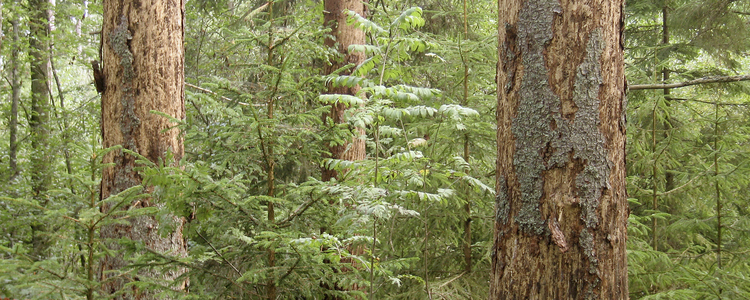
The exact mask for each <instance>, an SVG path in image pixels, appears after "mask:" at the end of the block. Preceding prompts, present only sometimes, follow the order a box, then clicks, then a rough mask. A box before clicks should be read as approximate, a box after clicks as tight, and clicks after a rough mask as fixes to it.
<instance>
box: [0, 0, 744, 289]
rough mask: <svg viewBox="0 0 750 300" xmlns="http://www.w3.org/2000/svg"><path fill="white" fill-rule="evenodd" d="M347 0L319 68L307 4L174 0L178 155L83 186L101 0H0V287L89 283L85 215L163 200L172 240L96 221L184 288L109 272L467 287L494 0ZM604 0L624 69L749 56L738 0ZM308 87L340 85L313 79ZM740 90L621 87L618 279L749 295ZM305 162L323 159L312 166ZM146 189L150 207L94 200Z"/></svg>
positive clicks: (731, 70) (677, 74)
mask: <svg viewBox="0 0 750 300" xmlns="http://www.w3.org/2000/svg"><path fill="white" fill-rule="evenodd" d="M369 5H370V6H369V10H368V13H367V15H366V16H359V15H356V14H350V19H351V20H350V21H351V22H352V23H354V24H357V26H359V28H361V29H362V30H364V31H365V32H366V35H367V44H366V45H358V46H355V47H353V50H355V51H362V52H364V53H366V56H367V60H366V62H365V63H363V64H362V65H360V66H357V70H356V74H354V75H352V76H338V75H337V74H333V75H328V76H323V75H321V74H323V68H324V67H325V66H326V64H327V63H328V62H329V61H331V59H332V58H335V57H336V56H337V55H339V54H338V53H336V51H335V50H333V49H328V48H326V47H324V46H323V44H324V43H323V40H324V39H325V37H326V36H327V35H329V34H330V32H329V30H328V29H326V28H327V27H326V26H324V24H323V21H322V20H323V6H322V3H321V1H314V0H286V1H274V2H268V3H267V2H266V1H254V0H250V1H232V0H223V1H213V0H191V1H187V4H186V26H185V41H186V45H185V47H186V57H185V62H186V68H185V73H186V78H187V79H186V81H187V82H186V84H187V88H186V91H187V92H186V96H185V106H186V110H187V118H186V119H185V120H175V121H176V122H178V125H177V126H178V127H179V129H180V130H181V132H182V133H183V136H184V139H185V157H184V159H182V160H181V161H180V162H179V164H178V165H179V167H174V166H173V164H170V162H169V161H163V162H158V163H150V162H148V161H147V160H145V159H144V160H143V163H144V167H143V168H142V170H141V172H142V173H141V174H142V175H143V177H144V179H145V180H144V182H145V184H147V185H149V186H154V187H155V188H154V190H153V192H152V193H150V194H148V195H146V194H143V193H142V189H141V187H134V188H132V189H128V190H126V191H123V192H122V193H120V194H118V195H115V196H112V197H109V198H108V199H101V200H100V199H99V181H100V177H101V170H102V168H104V167H106V166H104V165H102V164H101V157H102V156H103V154H104V153H106V152H107V151H112V150H113V149H101V137H100V132H99V130H100V127H99V126H100V123H99V121H100V112H99V111H100V110H99V95H98V94H97V92H96V90H95V89H94V86H93V85H92V84H91V83H92V77H91V75H90V74H91V67H90V64H89V62H90V61H91V60H96V59H98V58H99V46H100V44H99V35H98V33H97V31H98V30H99V29H100V28H101V27H100V26H101V19H102V18H101V3H99V2H95V3H89V2H87V1H83V2H82V3H81V2H71V1H57V3H56V5H55V6H50V7H44V8H42V7H32V6H29V5H27V3H26V2H25V1H17V2H13V3H5V4H4V5H3V6H2V7H0V10H1V11H0V12H1V13H2V19H1V21H2V27H1V30H2V32H1V33H0V37H2V44H0V62H1V63H2V64H1V66H2V68H3V69H2V72H3V76H4V77H6V78H7V79H8V80H4V81H3V82H2V83H0V86H2V88H0V97H2V99H3V100H2V102H0V109H2V111H3V112H4V116H3V118H2V119H0V128H2V130H1V131H0V162H1V163H0V178H1V179H0V260H1V263H0V297H11V298H19V299H20V298H23V299H80V298H86V297H89V298H90V299H93V298H100V297H103V296H104V295H101V294H100V292H101V291H100V290H99V288H98V287H99V286H100V284H101V282H99V279H98V278H99V274H98V272H99V269H98V267H97V262H98V261H99V260H100V259H101V258H102V257H104V256H105V255H110V254H112V253H111V252H110V250H109V249H107V248H106V247H105V246H104V245H105V243H104V242H103V241H101V240H100V239H99V234H98V230H99V229H100V228H101V227H102V226H106V225H108V224H115V223H118V222H122V220H123V219H126V218H129V217H131V216H135V215H139V214H151V215H154V216H157V218H158V219H159V220H161V221H162V222H161V224H160V230H162V231H163V232H164V233H165V234H167V233H168V232H171V231H172V230H173V227H174V225H175V224H174V223H173V221H172V219H171V216H172V215H176V216H179V217H183V218H185V219H186V220H187V223H186V225H185V227H184V228H183V233H184V235H185V237H186V239H187V240H188V245H189V255H188V257H174V256H171V255H170V253H155V252H149V251H147V250H146V249H145V248H144V247H143V245H141V244H139V243H138V242H134V241H127V240H122V241H119V242H120V243H121V244H122V245H123V246H124V247H125V249H126V251H127V252H126V253H123V254H121V255H124V256H125V257H127V258H129V259H130V260H129V262H130V266H129V270H130V271H133V272H135V271H137V270H139V269H142V268H176V269H182V270H187V272H186V273H185V274H184V275H183V276H184V278H185V279H189V288H188V289H186V290H184V291H179V292H177V291H175V290H174V289H172V288H174V287H175V286H177V285H179V284H180V282H160V281H158V280H155V279H149V278H141V280H140V281H137V282H132V283H131V285H135V286H138V287H139V288H141V289H149V290H153V291H156V292H158V293H160V295H162V296H165V297H167V296H169V297H173V298H186V299H207V298H214V299H263V298H264V297H265V295H266V293H267V287H268V286H269V285H273V286H276V287H277V293H278V295H279V296H280V297H281V298H285V299H286V298H294V297H300V298H308V299H321V298H323V297H324V296H323V295H327V296H329V297H339V298H341V299H354V298H356V297H359V298H368V297H371V298H373V299H392V298H396V299H477V298H485V297H486V295H487V293H488V291H487V289H488V286H487V285H488V283H487V282H488V276H489V275H488V274H489V267H490V266H489V255H490V253H488V252H489V251H488V249H489V248H490V245H491V243H492V236H493V232H492V230H493V222H494V215H495V213H494V187H493V185H494V180H495V179H494V174H495V170H494V168H495V157H496V145H495V143H496V142H495V125H494V122H495V104H496V86H495V80H494V78H495V66H496V61H497V15H496V13H497V7H496V6H497V3H495V2H492V1H477V0H474V1H468V0H467V1H466V2H464V1H457V0H454V1H436V0H420V1H389V0H379V1H370V4H369ZM627 5H628V6H627V7H626V13H627V19H626V20H625V27H626V28H625V34H626V39H625V41H626V44H625V47H626V56H627V57H626V70H627V72H628V74H627V76H628V82H629V84H631V85H635V84H639V83H660V82H680V81H685V80H690V79H695V78H701V77H705V76H718V75H737V74H741V73H742V72H743V71H744V70H745V69H746V66H747V65H748V63H750V62H748V61H747V59H746V54H747V53H746V49H748V47H747V45H746V44H747V43H748V40H747V39H746V38H744V37H746V36H747V33H748V29H749V28H748V21H750V20H748V15H750V7H749V6H750V3H748V1H723V0H701V1H682V0H679V1H678V0H673V1H666V0H659V1H657V0H639V1H628V3H627ZM46 8H49V9H50V10H51V11H53V12H54V15H55V18H54V23H53V24H54V29H53V30H52V31H51V37H50V40H49V41H47V42H50V44H51V45H52V47H51V52H52V53H53V55H52V65H51V66H52V69H53V72H51V73H52V75H53V76H50V84H49V86H50V90H51V92H52V101H51V105H50V109H49V113H50V119H49V121H48V124H46V126H47V128H48V130H49V133H50V135H49V137H48V138H47V139H48V141H47V142H48V143H49V147H51V148H52V149H55V150H56V151H53V152H52V153H51V157H49V158H48V159H47V160H46V161H47V162H46V170H48V172H47V173H45V174H49V182H50V183H49V188H48V189H46V190H44V191H40V190H38V189H36V188H35V182H37V180H38V178H37V177H38V176H37V175H38V174H35V173H34V172H32V170H34V168H32V166H36V165H38V161H45V160H44V159H40V158H39V157H36V156H35V154H36V153H37V152H35V149H34V147H35V146H34V145H36V144H35V143H34V139H35V138H37V137H36V136H35V135H33V134H31V130H30V125H29V124H30V120H31V118H32V116H33V115H34V112H33V111H32V110H31V109H30V93H31V90H30V79H29V78H28V77H29V73H30V70H29V67H28V63H27V62H28V61H29V60H30V59H31V58H30V55H29V49H30V45H31V44H30V43H29V41H30V40H31V39H33V38H35V37H33V36H31V35H30V33H29V31H28V29H29V28H28V26H29V25H28V23H29V22H28V21H29V19H30V18H32V16H33V15H34V14H33V12H34V11H36V10H38V9H46ZM664 12H667V13H666V14H664ZM665 15H666V16H665ZM698 16H700V17H698ZM12 23H17V24H18V30H16V31H14V30H13V26H12ZM90 33H91V34H90ZM15 35H18V38H14V36H15ZM13 52H17V55H16V56H14V55H13ZM14 57H15V58H14ZM14 61H15V62H18V63H17V64H14ZM14 65H17V66H18V73H19V74H20V79H21V80H20V82H21V85H20V86H19V88H20V92H21V97H20V103H19V110H18V116H19V118H18V120H19V121H18V125H17V126H18V133H17V141H18V150H17V161H18V167H17V171H16V170H14V169H13V168H12V166H11V165H10V164H9V161H10V160H11V156H12V154H11V147H10V146H11V145H10V142H9V141H10V138H11V135H12V133H11V131H10V128H11V118H12V114H13V113H12V101H10V99H11V98H12V90H13V89H12V87H13V85H14V82H15V81H14V80H12V79H13V78H14V77H13V75H12V74H13V73H12V69H13V66H14ZM327 83H328V84H332V85H340V86H353V85H359V86H361V87H362V90H361V92H360V94H359V95H358V96H356V97H355V96H349V95H324V91H325V90H326V84H327ZM747 88H748V87H747V85H746V84H743V83H730V84H726V83H722V84H712V85H697V86H692V87H686V88H681V89H671V90H662V89H659V90H638V91H632V92H630V94H629V96H628V100H629V103H628V145H627V147H628V149H627V152H628V192H629V197H630V198H631V199H630V203H631V216H630V224H629V230H628V232H629V240H628V250H629V252H628V255H629V269H628V272H629V275H630V276H629V278H630V290H631V297H632V298H639V299H640V298H645V299H656V298H664V299H678V298H685V299H747V298H750V279H748V278H749V276H750V265H749V263H748V262H750V257H749V254H748V253H747V250H746V249H748V247H750V236H748V234H749V233H750V215H749V214H750V210H749V209H748V207H750V205H749V204H750V198H748V197H749V196H748V193H746V192H744V191H745V190H746V189H747V188H748V187H749V185H750V182H748V179H747V178H750V166H749V165H748V162H749V161H750V160H749V159H750V157H748V155H749V154H750V153H748V149H750V148H749V147H748V142H749V139H750V115H749V114H748V110H747V105H748V97H747V92H748V90H747ZM6 99H7V100H6ZM336 102H339V103H346V104H347V105H348V106H349V107H351V109H349V110H348V111H347V120H348V122H347V123H345V124H334V123H332V122H324V121H323V120H324V119H323V118H321V116H322V115H323V114H324V113H325V112H326V111H328V110H329V105H330V104H332V103H336ZM154 113H158V112H154ZM354 128H362V129H365V132H366V135H365V136H361V137H358V138H362V139H366V145H367V158H366V159H365V160H361V161H345V160H336V159H326V158H325V157H326V154H327V151H328V147H327V146H328V145H331V144H342V143H345V141H347V139H349V138H350V137H351V136H352V133H353V132H356V130H353V129H354ZM6 129H8V130H6ZM324 166H325V167H328V168H334V169H336V170H338V171H339V173H340V174H342V175H341V176H340V177H339V178H338V179H335V180H333V181H329V182H324V181H322V180H321V168H322V167H324ZM146 197H151V199H153V201H156V202H157V203H159V204H160V206H159V208H158V209H155V208H148V209H130V210H125V211H117V212H110V213H107V214H104V213H102V212H101V211H100V207H101V206H102V205H103V204H104V203H109V205H114V206H127V205H128V203H131V202H133V201H137V200H138V199H145V198H146ZM467 210H468V212H469V213H467ZM466 222H470V228H471V231H470V240H467V239H466V238H465V232H464V230H465V226H464V225H465V224H466ZM39 240H44V241H49V243H48V245H46V247H42V246H39V245H38V243H36V244H35V242H38V241H39ZM465 243H468V245H467V246H468V249H470V250H469V252H468V256H467V253H466V252H464V246H465ZM467 263H469V264H470V265H469V266H467V265H466V264H467Z"/></svg>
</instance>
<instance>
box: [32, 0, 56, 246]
mask: <svg viewBox="0 0 750 300" xmlns="http://www.w3.org/2000/svg"><path fill="white" fill-rule="evenodd" d="M47 6H48V2H47V1H45V0H30V1H29V7H30V8H31V9H32V11H31V20H30V22H29V29H30V36H29V54H30V55H29V56H30V70H31V118H30V120H29V128H30V130H31V148H32V151H33V154H32V157H31V170H30V174H31V176H30V177H31V189H32V195H33V197H34V200H36V201H37V202H38V203H39V205H41V206H42V207H46V206H47V203H48V198H47V197H46V195H45V193H46V192H47V190H48V189H49V186H50V183H51V179H52V177H51V172H50V171H51V170H50V169H51V168H50V167H51V166H50V164H51V158H50V155H51V153H52V152H51V151H50V149H49V147H50V145H49V87H48V85H47V84H48V82H47V81H48V77H49V76H48V75H49V27H48V26H49V15H48V13H47V9H46V8H47ZM37 214H38V215H41V212H37ZM31 229H32V232H33V233H32V234H33V241H32V244H33V249H34V250H33V255H34V256H35V257H36V258H42V257H43V255H44V252H45V251H46V249H47V247H49V242H50V239H49V237H47V235H46V234H45V231H46V230H45V229H46V226H45V225H44V224H42V222H40V221H35V222H34V223H33V224H31Z"/></svg>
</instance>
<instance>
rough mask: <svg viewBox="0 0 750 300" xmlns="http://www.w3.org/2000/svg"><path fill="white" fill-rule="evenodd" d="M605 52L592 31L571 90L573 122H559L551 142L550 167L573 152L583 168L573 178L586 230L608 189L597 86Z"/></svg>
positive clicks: (560, 163)
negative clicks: (574, 110) (556, 135)
mask: <svg viewBox="0 0 750 300" xmlns="http://www.w3.org/2000/svg"><path fill="white" fill-rule="evenodd" d="M603 50H604V42H603V40H602V37H601V30H600V29H599V28H596V29H594V30H592V31H591V34H590V35H589V39H588V43H587V45H586V54H585V56H584V59H583V61H582V62H581V64H580V65H578V67H577V68H576V78H575V83H574V91H573V102H574V103H575V106H576V108H577V111H576V113H575V117H574V119H573V121H572V122H569V121H566V122H559V123H558V128H557V130H556V131H557V133H558V135H559V138H557V139H553V140H552V142H551V144H550V145H551V146H552V147H553V148H554V149H555V152H554V153H553V154H552V157H551V159H550V165H557V166H564V165H565V164H566V163H567V162H568V161H569V159H570V156H569V155H568V154H569V153H570V152H572V153H573V159H578V160H580V162H581V163H584V164H585V166H584V167H583V170H582V171H581V172H579V173H578V175H576V181H575V183H576V187H577V189H578V192H577V197H578V199H579V204H580V205H581V208H582V210H581V219H582V220H583V221H584V223H586V227H588V228H593V227H596V225H597V224H598V222H599V220H598V217H597V216H596V209H597V207H598V206H599V199H600V198H601V196H602V189H604V188H609V182H608V178H609V173H610V169H611V163H610V162H609V160H608V159H607V150H606V149H605V148H604V143H605V141H604V135H603V134H602V133H601V131H600V129H599V126H600V123H601V121H600V119H599V102H600V100H599V85H601V83H602V74H601V73H602V72H601V66H600V63H599V59H600V57H601V53H602V51H603Z"/></svg>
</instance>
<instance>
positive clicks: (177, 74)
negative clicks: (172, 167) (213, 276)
mask: <svg viewBox="0 0 750 300" xmlns="http://www.w3.org/2000/svg"><path fill="white" fill-rule="evenodd" d="M184 7H185V3H184V1H180V0H177V1H152V2H151V3H150V4H149V5H146V4H143V3H142V2H141V1H137V0H121V1H117V0H105V1H104V8H103V10H104V20H103V27H102V39H103V40H102V44H103V47H102V59H103V69H102V72H103V74H104V77H105V84H106V89H105V91H104V93H103V94H102V144H103V146H104V147H105V148H108V147H112V146H116V145H121V146H122V148H123V149H127V150H130V151H133V152H136V153H138V154H140V155H142V156H144V157H146V158H148V159H149V160H150V161H152V162H158V161H159V160H160V159H164V158H165V156H166V154H167V152H171V153H173V155H174V159H175V161H179V159H180V158H182V156H183V152H184V147H183V141H182V138H181V137H180V136H179V132H178V130H177V129H170V130H166V129H167V128H170V127H172V126H174V125H175V124H174V123H172V122H171V121H170V120H168V119H167V118H165V117H162V116H159V115H156V114H153V113H150V111H151V110H155V111H160V112H163V113H165V114H168V115H170V116H172V117H174V118H177V119H184V117H185V106H184V94H185V93H184V85H183V83H184V48H183V32H184V17H185V15H184V12H185V8H184ZM103 163H105V164H107V163H114V166H112V167H110V168H107V169H105V170H104V171H103V174H102V185H101V197H102V199H106V198H107V197H109V196H110V195H115V194H117V193H119V192H121V191H123V190H125V189H128V188H130V187H133V186H137V185H140V184H142V179H141V176H140V175H139V173H138V172H137V171H136V168H137V167H139V166H140V165H139V164H138V163H136V158H135V157H134V156H133V155H130V154H127V153H126V152H124V151H120V150H118V151H112V152H110V153H108V154H107V155H106V156H105V157H104V159H103ZM144 189H145V191H146V192H148V191H150V190H151V188H149V187H144ZM159 205H160V204H157V203H153V202H152V199H141V200H139V201H137V202H135V203H130V204H127V205H125V207H124V209H133V208H139V207H152V206H159ZM110 209H111V208H110V207H107V206H104V207H102V210H103V211H105V212H107V211H109V210H110ZM125 220H126V222H127V223H126V224H117V225H108V226H105V227H103V228H102V229H101V237H102V238H103V239H104V240H105V241H108V243H107V244H108V246H109V247H110V248H111V249H114V250H120V248H119V246H118V245H117V243H116V239H121V238H125V239H130V240H132V241H136V242H141V243H143V244H144V245H145V246H146V247H148V248H149V249H150V250H153V251H156V252H161V253H164V252H169V254H170V255H176V256H185V255H186V253H187V249H186V245H185V242H184V240H183V237H182V225H183V224H184V220H181V219H176V218H175V219H174V221H175V222H176V223H177V228H176V230H175V231H174V232H172V233H171V234H169V235H168V236H161V235H159V233H158V227H159V224H158V222H157V221H156V219H155V218H154V217H153V216H137V217H130V218H127V219H125ZM126 264H127V262H126V261H125V260H124V259H123V258H122V256H121V255H113V256H107V257H105V258H104V259H103V260H102V263H101V274H100V276H101V280H102V281H103V282H104V281H106V282H105V283H104V285H103V289H104V291H103V292H104V294H110V295H111V294H113V293H115V292H118V291H120V290H123V289H124V288H123V286H124V285H125V284H126V283H128V282H130V281H133V280H139V277H150V278H154V279H161V280H166V281H168V282H169V281H172V280H174V279H175V278H177V277H178V276H179V275H181V274H182V273H183V272H184V270H182V269H168V270H162V269H159V268H149V269H148V271H146V270H140V271H139V272H138V273H137V274H129V275H128V274H121V273H120V272H119V271H120V269H121V268H123V267H124V266H125V265H126ZM182 287H184V285H183V286H182ZM177 288H180V287H177ZM152 298H154V294H153V293H149V292H142V291H138V290H137V288H135V287H131V288H128V289H127V291H125V293H124V294H122V295H118V296H117V297H115V299H152Z"/></svg>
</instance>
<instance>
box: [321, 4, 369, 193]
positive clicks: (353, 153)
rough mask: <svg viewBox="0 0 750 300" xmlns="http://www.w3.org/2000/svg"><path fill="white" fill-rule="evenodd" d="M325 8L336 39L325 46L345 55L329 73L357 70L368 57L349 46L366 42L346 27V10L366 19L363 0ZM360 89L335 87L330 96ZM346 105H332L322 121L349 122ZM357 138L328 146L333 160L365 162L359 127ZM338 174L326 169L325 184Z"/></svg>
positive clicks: (348, 26)
mask: <svg viewBox="0 0 750 300" xmlns="http://www.w3.org/2000/svg"><path fill="white" fill-rule="evenodd" d="M324 5H325V8H324V10H323V17H324V18H323V20H324V22H325V24H326V26H329V27H330V28H331V36H333V37H334V38H326V40H325V45H326V46H327V47H336V49H338V52H339V53H341V55H343V58H342V59H340V60H334V61H330V62H329V65H327V66H326V68H325V70H324V71H325V73H326V74H331V73H332V72H333V71H335V70H338V69H339V68H341V67H343V66H345V65H347V64H354V65H355V67H356V66H357V65H359V64H360V63H362V62H363V61H364V60H365V54H364V53H361V52H353V53H350V52H349V50H348V49H349V45H357V44H359V45H362V44H364V43H365V33H364V32H363V31H362V30H359V29H357V28H356V27H354V26H352V25H347V24H346V17H347V14H346V13H345V12H344V10H350V11H353V12H356V13H358V14H360V15H361V16H363V17H365V4H364V1H361V0H326V1H325V4H324ZM352 70H354V67H352V68H349V69H347V70H345V71H343V72H341V73H340V74H339V75H351V72H352ZM359 89H360V88H359V87H353V88H348V87H333V86H328V93H329V94H348V95H356V94H357V92H358V91H359ZM345 111H346V106H345V105H344V104H341V103H337V104H333V105H332V106H331V112H330V113H329V114H326V115H325V116H323V120H324V121H325V120H327V119H328V118H331V119H332V120H333V123H334V124H341V123H344V122H346V120H344V112H345ZM354 132H355V136H353V137H352V140H351V141H350V142H348V143H345V144H343V145H336V146H329V151H331V158H336V159H344V160H363V159H365V140H364V139H360V138H359V136H362V135H364V134H365V131H364V129H362V128H356V129H355V130H354ZM337 176H338V174H336V171H334V170H328V169H324V170H323V178H322V179H323V181H328V180H331V178H336V177H337Z"/></svg>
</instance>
